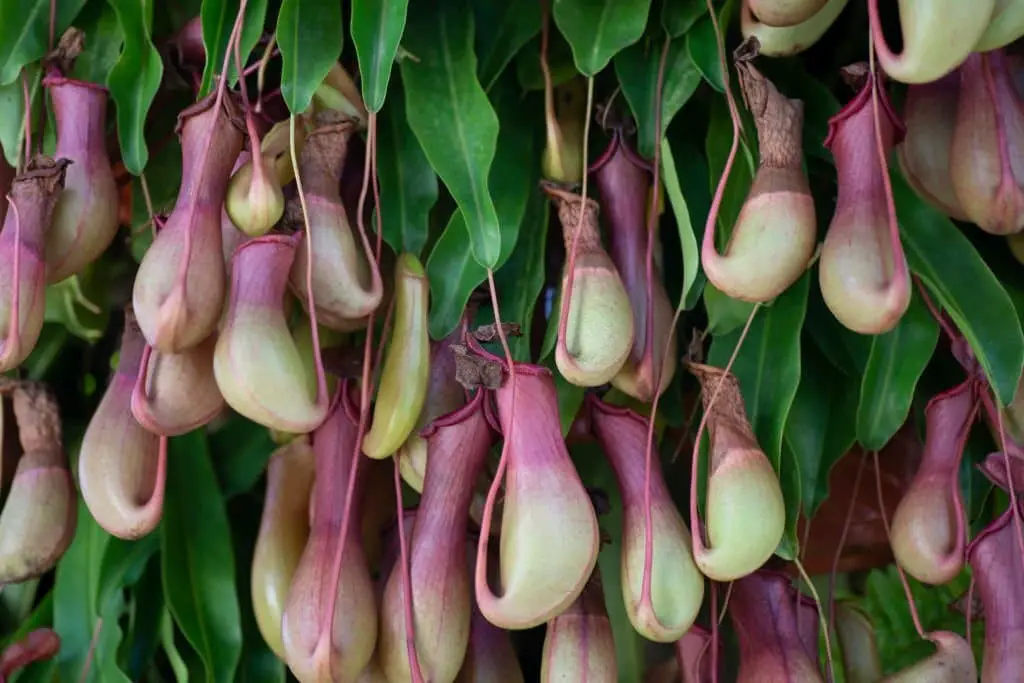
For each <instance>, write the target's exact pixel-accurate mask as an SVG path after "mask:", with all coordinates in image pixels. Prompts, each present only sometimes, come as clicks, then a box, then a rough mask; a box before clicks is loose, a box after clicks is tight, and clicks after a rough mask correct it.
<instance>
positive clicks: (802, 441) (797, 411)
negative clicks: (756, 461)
mask: <svg viewBox="0 0 1024 683" xmlns="http://www.w3.org/2000/svg"><path fill="white" fill-rule="evenodd" d="M800 365H801V368H800V369H801V372H800V384H799V386H798V387H797V391H796V396H795V397H794V398H793V405H792V407H791V408H790V410H789V417H788V419H787V420H786V429H785V432H784V433H783V442H784V450H788V451H789V452H790V453H791V454H792V456H793V460H794V463H795V466H796V467H797V469H799V471H800V503H801V506H802V508H803V512H804V515H805V516H807V517H808V518H810V517H813V516H814V513H815V512H817V509H818V507H819V506H820V505H821V504H822V502H824V500H825V498H826V496H827V495H828V474H829V471H830V470H831V469H832V465H834V464H835V463H836V461H838V460H839V458H841V457H842V456H843V454H845V453H846V452H847V451H848V450H849V449H850V446H852V445H853V441H854V425H855V420H854V416H855V412H856V402H857V396H858V394H859V391H858V389H859V387H858V386H857V385H856V384H854V383H852V382H850V381H849V380H847V379H845V378H844V377H843V376H842V375H841V374H840V373H839V372H837V371H836V370H835V368H833V367H832V365H831V364H830V363H829V362H828V360H827V359H826V358H825V357H824V356H823V355H822V354H821V352H820V351H818V349H817V347H816V346H815V345H813V344H804V345H803V353H802V356H801V359H800ZM788 500H789V499H788V498H787V508H788V507H789V503H788Z"/></svg>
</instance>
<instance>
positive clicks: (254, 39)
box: [217, 0, 268, 85]
mask: <svg viewBox="0 0 1024 683" xmlns="http://www.w3.org/2000/svg"><path fill="white" fill-rule="evenodd" d="M267 2H268V0H248V2H247V3H246V5H245V19H243V20H242V35H241V37H240V39H239V43H238V51H239V54H240V55H241V57H242V69H243V70H244V69H245V65H246V64H247V63H248V61H249V57H250V56H252V51H253V49H254V48H255V47H256V44H257V43H259V41H260V37H261V36H262V35H263V24H264V23H266V21H267ZM235 13H236V14H237V13H238V9H235ZM232 52H233V50H232ZM217 68H218V69H219V68H220V64H218V65H217ZM237 82H238V68H237V67H236V65H235V57H234V55H232V56H231V59H230V61H229V62H228V84H229V85H234V84H235V83H237Z"/></svg>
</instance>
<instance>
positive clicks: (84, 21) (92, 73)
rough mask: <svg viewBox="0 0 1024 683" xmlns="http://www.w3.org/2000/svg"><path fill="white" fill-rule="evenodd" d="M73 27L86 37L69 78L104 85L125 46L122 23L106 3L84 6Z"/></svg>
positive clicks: (111, 7)
mask: <svg viewBox="0 0 1024 683" xmlns="http://www.w3.org/2000/svg"><path fill="white" fill-rule="evenodd" d="M75 25H76V26H77V27H78V28H80V29H82V31H83V32H84V33H85V47H84V48H83V50H82V53H81V54H80V55H78V59H76V60H75V65H74V67H73V68H72V69H71V77H72V78H77V79H78V80H80V81H88V82H89V83H106V82H107V76H108V75H109V74H110V70H111V69H112V68H113V67H114V64H115V63H116V62H117V58H118V55H119V54H120V53H121V45H122V43H124V30H123V27H122V25H121V21H120V20H119V19H118V17H117V14H116V13H115V12H114V8H113V6H112V5H111V4H110V3H109V2H103V3H93V4H87V5H86V7H85V9H84V10H82V13H81V15H80V16H79V17H78V19H77V20H76V21H75Z"/></svg>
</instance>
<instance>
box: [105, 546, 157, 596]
mask: <svg viewBox="0 0 1024 683" xmlns="http://www.w3.org/2000/svg"><path fill="white" fill-rule="evenodd" d="M159 548H160V537H159V536H158V535H157V534H149V535H147V536H143V537H142V538H140V539H139V540H137V541H124V540H121V539H120V538H112V539H110V542H109V543H108V544H107V547H106V550H105V551H104V553H103V562H102V564H101V565H100V584H99V604H100V606H101V608H102V607H103V606H106V605H108V604H110V603H111V602H113V600H114V599H115V596H116V594H118V593H119V592H120V591H121V589H122V588H124V587H125V586H131V585H134V584H135V583H136V582H137V581H138V580H139V577H140V576H142V572H143V571H144V570H145V569H146V566H147V565H148V564H149V561H150V559H151V558H152V557H153V556H154V555H155V554H156V551H157V550H158V549H159Z"/></svg>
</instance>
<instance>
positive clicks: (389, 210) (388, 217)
mask: <svg viewBox="0 0 1024 683" xmlns="http://www.w3.org/2000/svg"><path fill="white" fill-rule="evenodd" d="M390 97H391V99H390V101H389V102H388V106H387V107H385V108H384V109H383V110H382V111H381V113H380V117H379V119H378V125H377V135H378V138H377V175H378V178H379V181H380V205H381V224H382V227H383V234H384V241H386V242H387V243H388V244H390V245H391V248H392V249H394V250H395V253H401V252H403V251H407V252H411V253H413V254H416V256H417V257H418V256H421V255H422V252H423V247H424V245H426V243H427V237H428V234H429V229H430V222H429V218H430V210H431V209H432V208H433V207H434V204H436V203H437V174H436V173H434V169H433V168H432V167H431V166H430V162H429V161H427V157H426V155H425V154H424V153H423V148H422V147H420V143H419V140H417V139H416V136H415V135H414V134H413V132H412V129H411V128H409V124H408V122H407V121H406V118H405V94H404V92H403V91H402V86H401V81H400V80H399V79H395V80H394V82H393V83H392V85H391V89H390Z"/></svg>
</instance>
